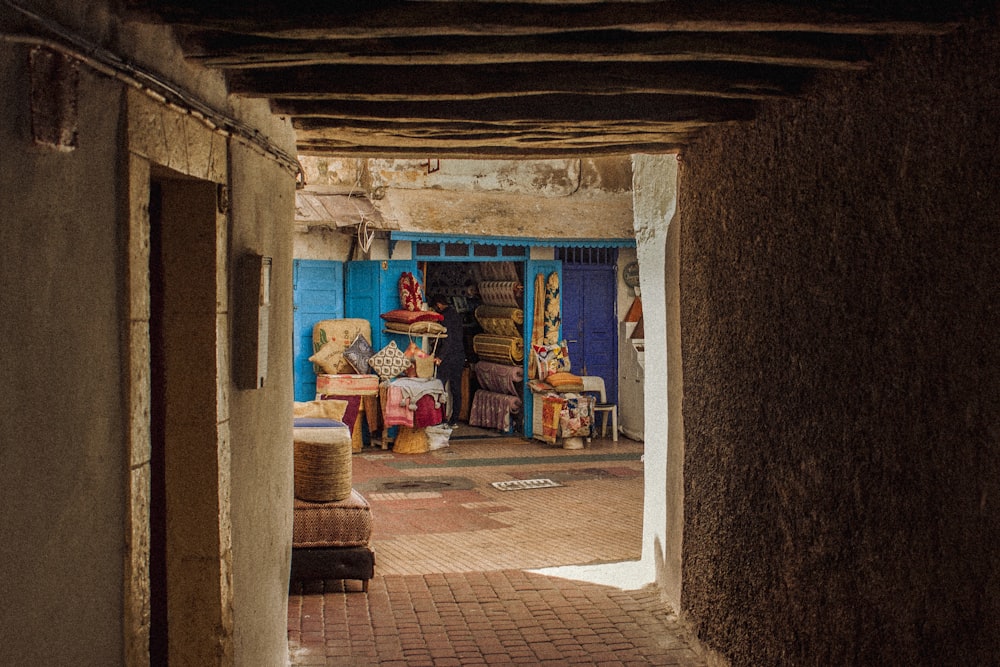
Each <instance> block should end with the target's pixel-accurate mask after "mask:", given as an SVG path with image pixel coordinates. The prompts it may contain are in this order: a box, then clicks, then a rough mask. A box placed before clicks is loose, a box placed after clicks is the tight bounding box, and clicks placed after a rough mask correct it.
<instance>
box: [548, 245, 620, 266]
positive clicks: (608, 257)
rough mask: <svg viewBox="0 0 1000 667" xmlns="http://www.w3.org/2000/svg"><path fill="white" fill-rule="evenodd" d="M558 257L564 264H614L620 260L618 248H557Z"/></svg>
mask: <svg viewBox="0 0 1000 667" xmlns="http://www.w3.org/2000/svg"><path fill="white" fill-rule="evenodd" d="M556 259H558V260H560V261H562V262H563V263H564V264H598V265H607V266H613V265H614V264H615V262H617V261H618V248H583V247H570V248H556Z"/></svg>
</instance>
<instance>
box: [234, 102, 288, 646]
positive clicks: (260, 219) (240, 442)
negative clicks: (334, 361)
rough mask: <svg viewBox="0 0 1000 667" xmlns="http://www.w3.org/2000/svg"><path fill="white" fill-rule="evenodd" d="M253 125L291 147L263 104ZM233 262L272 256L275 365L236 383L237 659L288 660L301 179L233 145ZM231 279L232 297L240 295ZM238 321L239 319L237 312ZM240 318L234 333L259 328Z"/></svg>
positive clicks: (271, 359) (271, 328)
mask: <svg viewBox="0 0 1000 667" xmlns="http://www.w3.org/2000/svg"><path fill="white" fill-rule="evenodd" d="M248 106H250V104H249V103H243V104H240V105H239V106H238V108H239V109H240V111H242V112H243V115H244V116H245V117H248V118H251V119H252V120H253V121H254V126H255V127H259V128H262V129H266V130H269V131H270V136H271V137H272V138H273V139H274V140H275V141H276V142H279V144H280V145H282V146H284V148H285V150H288V151H292V150H293V146H294V142H293V136H292V131H291V127H290V126H288V125H284V126H283V125H281V124H278V123H277V122H276V121H275V120H274V118H273V117H271V116H269V115H268V114H267V113H266V111H267V110H266V108H265V109H260V110H258V113H257V115H256V116H254V115H252V114H251V113H250V112H249V110H248V109H247V108H246V107H248ZM230 150H231V158H230V164H231V172H230V178H231V184H232V214H231V215H232V221H233V226H232V237H231V238H230V257H229V262H230V267H233V266H235V264H236V263H237V262H238V261H239V258H240V257H242V256H243V254H244V253H254V254H260V255H263V256H265V257H270V258H271V260H272V273H271V307H270V317H269V323H268V364H267V379H266V381H265V382H264V387H263V388H260V389H254V390H239V389H236V388H234V387H233V386H232V385H230V388H229V390H228V391H229V399H230V403H229V407H230V421H229V427H230V437H231V443H230V444H231V447H232V522H233V607H234V608H233V624H234V651H235V656H234V659H235V664H236V665H283V664H285V661H286V657H287V654H288V653H287V652H288V643H287V639H288V631H287V617H288V571H289V565H290V563H291V549H292V504H293V494H292V486H293V484H292V415H291V410H290V409H289V406H290V405H291V404H292V400H293V396H292V365H291V364H290V363H289V362H288V360H289V359H291V358H292V217H293V213H294V209H295V182H294V179H293V177H292V175H291V174H290V173H289V172H287V171H286V170H285V169H283V168H282V167H281V166H279V165H278V164H277V163H275V162H273V161H271V160H268V159H265V158H263V157H260V156H259V155H257V153H256V152H255V151H252V150H250V149H248V148H245V147H243V146H240V145H236V144H231V148H230ZM230 287H231V290H232V291H231V301H230V303H231V306H232V307H233V308H235V307H236V305H237V304H236V302H237V300H238V299H239V298H240V296H242V295H241V294H240V292H239V290H236V289H235V288H234V283H233V282H231V283H230ZM234 325H235V321H234ZM254 335H256V332H255V331H243V330H240V329H239V328H238V327H236V326H234V328H233V330H232V339H233V341H234V344H235V341H236V339H238V338H240V337H243V336H254Z"/></svg>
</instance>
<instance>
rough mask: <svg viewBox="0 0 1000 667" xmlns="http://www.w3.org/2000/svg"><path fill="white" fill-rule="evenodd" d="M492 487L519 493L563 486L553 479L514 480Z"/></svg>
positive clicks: (494, 484)
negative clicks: (525, 490)
mask: <svg viewBox="0 0 1000 667" xmlns="http://www.w3.org/2000/svg"><path fill="white" fill-rule="evenodd" d="M491 486H492V487H493V488H495V489H500V490H501V491H519V490H521V489H546V488H549V487H553V486H562V484H560V483H559V482H553V481H552V480H551V479H512V480H510V481H509V482H492V483H491Z"/></svg>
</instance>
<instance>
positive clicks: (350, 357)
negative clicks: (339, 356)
mask: <svg viewBox="0 0 1000 667" xmlns="http://www.w3.org/2000/svg"><path fill="white" fill-rule="evenodd" d="M373 354H375V350H373V349H372V346H371V345H370V344H369V343H368V341H367V340H366V339H365V337H364V336H362V335H361V334H358V335H357V337H356V338H355V339H354V342H353V343H351V344H350V345H348V346H347V349H346V350H344V359H347V363H349V364H350V365H351V366H353V367H354V370H355V371H356V372H358V373H361V374H366V373H368V360H369V359H371V358H372V355H373Z"/></svg>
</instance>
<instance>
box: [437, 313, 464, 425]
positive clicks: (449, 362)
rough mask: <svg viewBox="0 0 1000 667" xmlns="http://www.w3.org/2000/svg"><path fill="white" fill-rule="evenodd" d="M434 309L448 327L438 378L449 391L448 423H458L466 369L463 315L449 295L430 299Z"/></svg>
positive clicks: (439, 351)
mask: <svg viewBox="0 0 1000 667" xmlns="http://www.w3.org/2000/svg"><path fill="white" fill-rule="evenodd" d="M430 302H431V305H433V306H434V310H436V311H437V312H439V313H441V315H442V316H443V317H444V320H443V321H442V322H441V324H442V325H443V326H444V328H445V329H447V334H448V337H447V338H442V339H441V340H440V341H439V342H438V349H437V356H438V359H439V362H438V379H439V380H441V382H442V384H444V388H445V390H446V391H447V392H448V414H449V417H448V423H449V425H451V426H455V425H456V424H457V423H458V413H459V412H460V411H461V409H462V372H463V371H464V370H465V341H464V337H465V336H464V334H463V327H462V315H461V314H460V313H459V312H458V311H457V310H455V309H454V308H453V307H452V305H451V304H450V303H448V299H447V297H444V296H442V295H440V294H436V295H434V296H433V297H431V299H430Z"/></svg>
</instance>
